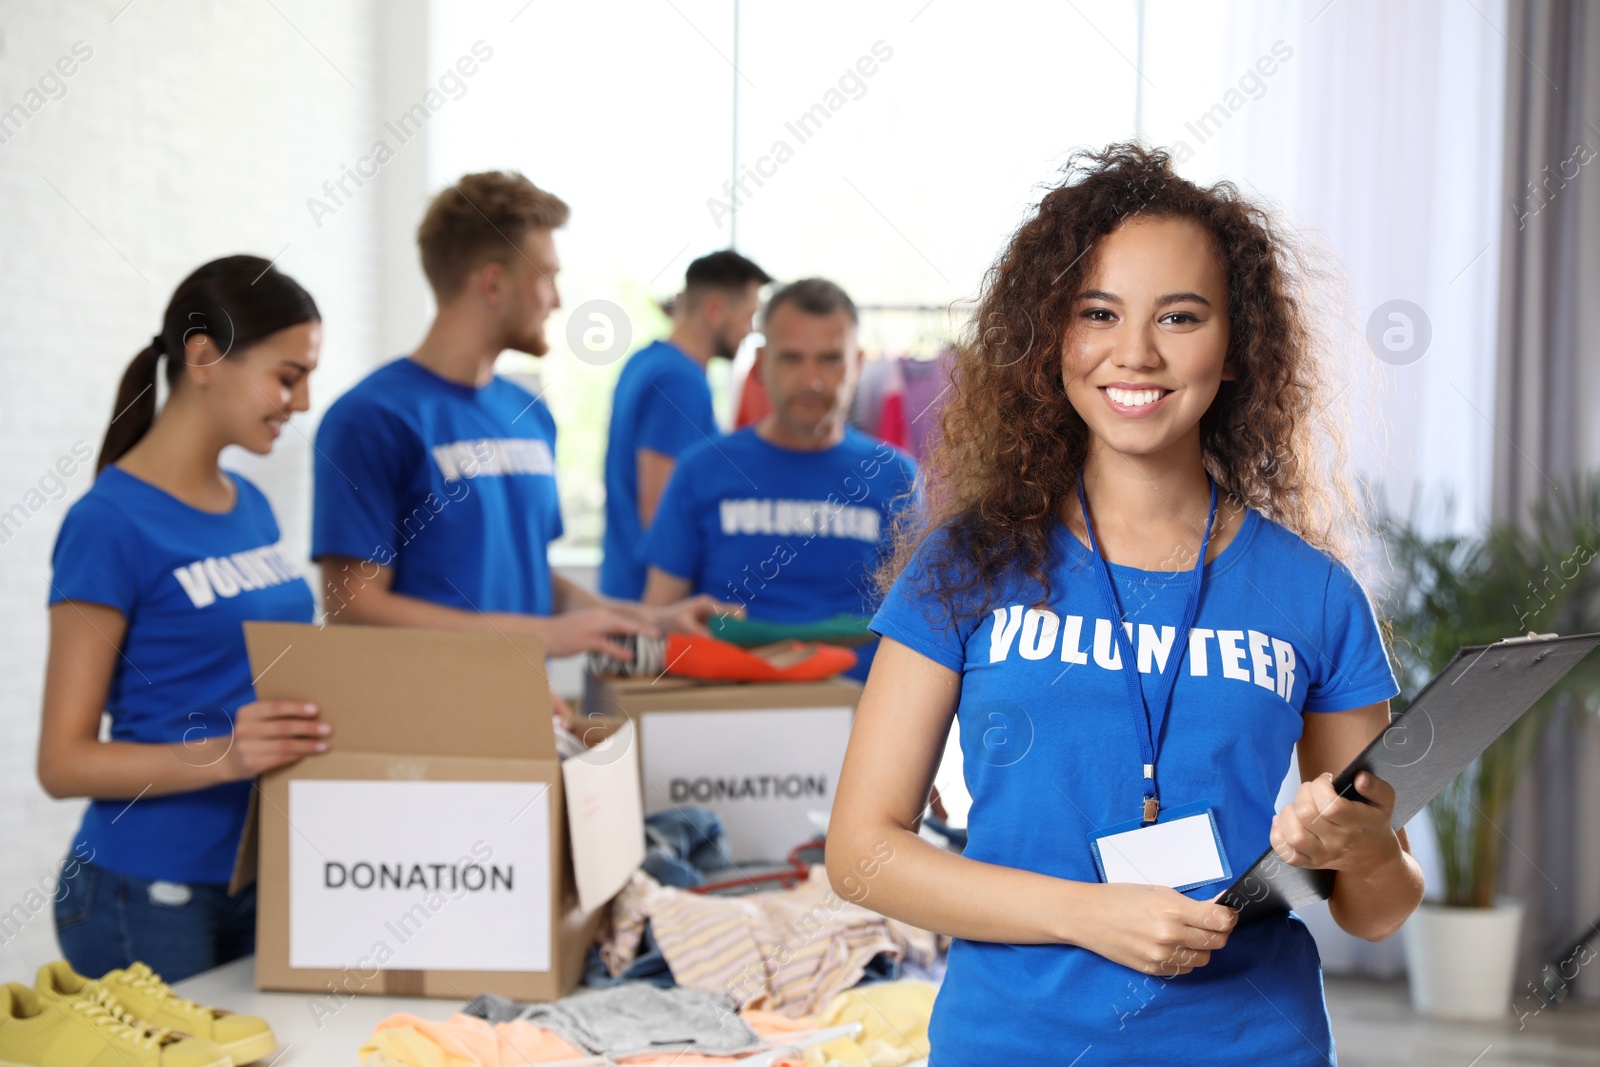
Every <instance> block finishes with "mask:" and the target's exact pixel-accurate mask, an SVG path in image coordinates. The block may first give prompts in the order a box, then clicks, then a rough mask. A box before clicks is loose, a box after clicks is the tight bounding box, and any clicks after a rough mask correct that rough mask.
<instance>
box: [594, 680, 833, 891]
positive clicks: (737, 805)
mask: <svg viewBox="0 0 1600 1067" xmlns="http://www.w3.org/2000/svg"><path fill="white" fill-rule="evenodd" d="M860 699H861V686H860V685H859V684H858V683H856V682H854V681H851V680H849V679H844V678H838V679H829V680H827V681H822V682H744V683H730V684H712V683H700V682H692V681H688V680H686V679H679V678H662V679H659V680H656V681H652V680H651V679H649V678H609V677H602V676H599V675H595V674H590V675H588V676H587V677H586V679H585V682H584V701H583V702H584V713H585V714H586V715H588V716H592V717H596V718H599V719H603V720H606V721H609V722H623V723H624V724H625V725H632V726H633V728H634V729H635V730H636V732H637V738H638V746H639V766H640V775H641V778H642V781H643V788H642V792H643V800H644V810H645V812H646V813H647V814H654V813H655V812H658V811H671V810H673V809H674V808H682V807H690V806H694V807H701V808H709V809H711V810H712V811H714V812H716V813H717V814H718V815H720V816H721V817H722V822H723V826H724V827H725V828H726V829H727V833H728V859H729V861H730V862H732V863H735V864H737V863H746V862H762V861H779V860H782V859H783V858H784V857H785V856H786V855H787V854H788V852H789V850H790V849H792V848H794V847H795V846H796V845H799V844H802V843H804V842H806V841H810V840H812V839H814V838H815V837H817V835H818V832H819V827H818V826H817V825H816V823H815V822H814V821H813V820H812V818H811V813H813V812H818V813H822V814H826V813H827V812H829V811H830V810H831V809H832V807H833V793H834V789H835V788H836V787H837V784H838V780H839V769H840V767H842V766H843V764H844V752H845V748H846V746H847V745H848V744H849V741H850V725H851V722H852V721H853V719H854V717H855V708H856V703H857V701H859V700H860Z"/></svg>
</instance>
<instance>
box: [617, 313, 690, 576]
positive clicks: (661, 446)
mask: <svg viewBox="0 0 1600 1067" xmlns="http://www.w3.org/2000/svg"><path fill="white" fill-rule="evenodd" d="M716 436H717V417H716V414H715V412H713V410H712V408H711V386H710V385H709V384H708V383H707V382H706V372H705V370H704V369H702V368H701V366H700V365H699V364H698V363H696V362H695V361H694V360H692V359H690V358H689V357H688V356H687V355H685V354H684V352H683V350H682V349H680V348H679V347H678V346H677V345H674V344H672V343H671V342H669V341H656V342H654V343H652V344H650V345H648V346H647V347H645V348H641V349H640V350H639V351H637V352H635V353H634V354H633V355H632V356H630V357H629V359H628V362H627V363H626V364H625V365H624V366H623V368H622V374H621V376H620V377H618V378H617V391H616V393H615V394H613V396H612V399H611V429H610V430H609V432H608V435H607V438H606V533H605V544H604V556H603V558H602V560H601V562H600V592H601V593H603V594H604V595H606V596H609V597H617V598H619V599H621V600H638V599H639V598H640V597H641V596H643V595H644V580H645V575H646V573H647V571H648V567H647V565H646V564H645V560H644V544H643V542H644V532H645V531H644V524H643V523H642V522H641V521H640V519H639V463H638V457H637V453H638V450H639V449H641V448H648V449H650V451H652V452H659V453H661V454H662V455H664V456H670V457H672V458H673V459H679V458H681V457H682V455H683V453H684V451H685V450H686V449H688V448H691V447H692V446H694V445H698V444H700V443H702V442H704V441H709V440H713V439H714V438H716Z"/></svg>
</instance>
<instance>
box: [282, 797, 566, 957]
mask: <svg viewBox="0 0 1600 1067" xmlns="http://www.w3.org/2000/svg"><path fill="white" fill-rule="evenodd" d="M288 816H289V965H290V966H291V967H331V968H340V969H343V968H358V969H359V970H360V972H361V973H363V974H364V973H367V972H369V971H372V970H375V969H381V970H430V969H431V970H471V971H548V970H549V969H550V951H551V950H550V786H549V785H548V784H547V783H544V782H351V781H310V780H298V781H292V782H290V783H289V812H288Z"/></svg>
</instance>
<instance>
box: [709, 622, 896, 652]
mask: <svg viewBox="0 0 1600 1067" xmlns="http://www.w3.org/2000/svg"><path fill="white" fill-rule="evenodd" d="M868 621H869V620H868V618H867V616H865V615H834V616H832V617H830V618H826V619H818V620H817V621H816V622H772V621H770V620H765V619H739V618H735V617H734V616H732V615H716V616H713V617H712V619H711V624H710V625H711V636H712V637H715V638H717V639H718V640H721V641H726V642H728V643H729V644H730V645H738V646H739V647H740V648H759V647H760V646H762V645H770V644H772V643H773V642H775V641H810V642H813V643H815V644H819V645H843V646H845V647H846V648H853V647H855V646H856V645H864V644H866V643H867V642H869V641H873V640H876V639H877V635H876V634H874V633H873V632H872V631H871V630H869V629H867V623H868Z"/></svg>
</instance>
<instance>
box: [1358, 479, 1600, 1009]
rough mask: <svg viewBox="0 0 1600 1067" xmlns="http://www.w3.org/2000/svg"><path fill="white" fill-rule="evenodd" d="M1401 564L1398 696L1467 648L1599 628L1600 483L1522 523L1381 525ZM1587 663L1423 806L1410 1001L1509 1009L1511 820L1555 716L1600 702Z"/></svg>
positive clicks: (1516, 906) (1599, 675)
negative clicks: (1425, 832)
mask: <svg viewBox="0 0 1600 1067" xmlns="http://www.w3.org/2000/svg"><path fill="white" fill-rule="evenodd" d="M1381 531H1382V535H1383V542H1384V544H1385V546H1386V547H1387V550H1388V556H1389V562H1390V564H1391V565H1392V567H1393V571H1394V572H1393V576H1392V580H1391V581H1390V583H1389V589H1390V590H1391V592H1390V595H1389V596H1387V597H1386V598H1385V600H1384V605H1383V609H1384V610H1383V612H1382V613H1383V615H1384V616H1385V620H1386V623H1387V625H1388V627H1389V630H1390V636H1391V642H1390V649H1391V655H1392V656H1393V658H1394V666H1395V675H1396V677H1397V678H1398V679H1399V680H1400V686H1401V696H1400V698H1399V699H1398V700H1397V701H1396V711H1398V710H1400V709H1401V708H1403V707H1404V702H1405V701H1408V700H1409V699H1410V698H1412V697H1414V696H1415V695H1416V694H1417V693H1418V692H1419V691H1420V690H1421V689H1422V687H1423V686H1424V685H1425V684H1427V681H1428V679H1429V678H1431V677H1433V675H1434V674H1436V673H1437V672H1438V671H1439V670H1440V669H1442V668H1443V667H1444V665H1445V664H1446V663H1448V662H1449V660H1450V658H1451V657H1452V656H1453V655H1454V654H1455V653H1456V650H1457V649H1459V648H1461V647H1462V646H1463V645H1479V644H1491V643H1493V642H1495V641H1499V640H1502V639H1504V638H1507V637H1519V636H1523V635H1525V634H1528V633H1530V632H1532V633H1560V634H1578V633H1587V632H1591V631H1594V630H1597V629H1600V566H1591V564H1592V563H1593V561H1594V560H1595V557H1596V556H1600V479H1596V478H1593V477H1591V478H1585V479H1580V480H1578V481H1577V482H1575V483H1574V485H1573V486H1572V487H1570V488H1569V489H1566V490H1554V491H1551V492H1550V493H1548V494H1546V496H1545V497H1544V498H1543V499H1541V500H1540V501H1538V502H1537V503H1536V504H1535V505H1534V506H1533V507H1532V508H1530V509H1529V512H1528V515H1527V518H1526V521H1525V522H1523V523H1520V524H1493V525H1491V526H1490V527H1489V528H1488V529H1487V530H1485V531H1484V532H1482V533H1481V534H1478V535H1456V534H1444V535H1429V534H1425V533H1424V532H1422V531H1421V530H1420V529H1419V528H1418V526H1417V525H1416V523H1415V522H1413V521H1410V520H1401V519H1398V518H1395V517H1393V516H1388V517H1385V518H1384V519H1383V520H1382V522H1381ZM1597 662H1600V657H1591V659H1590V660H1588V661H1586V662H1585V663H1584V664H1583V665H1582V666H1580V667H1579V668H1578V669H1577V670H1575V671H1574V672H1573V673H1572V674H1570V675H1568V676H1567V678H1566V679H1565V680H1564V681H1563V682H1562V683H1561V684H1560V685H1558V686H1556V687H1555V688H1554V689H1552V690H1551V691H1550V692H1549V693H1548V694H1546V695H1545V697H1544V698H1543V699H1542V700H1540V702H1539V703H1538V704H1536V705H1535V706H1534V708H1533V709H1532V710H1531V711H1529V712H1528V713H1527V714H1526V715H1524V716H1523V717H1522V718H1521V719H1519V720H1518V721H1517V722H1516V723H1515V724H1514V725H1513V726H1512V727H1511V728H1510V729H1509V730H1507V731H1506V733H1505V734H1503V735H1502V736H1501V737H1500V738H1499V740H1497V741H1495V743H1494V744H1492V745H1490V746H1489V748H1488V749H1487V750H1486V751H1485V752H1484V753H1483V755H1482V756H1480V757H1479V758H1478V759H1477V761H1476V762H1474V763H1473V765H1472V766H1470V767H1468V768H1467V769H1466V770H1465V771H1463V772H1462V773H1461V774H1460V775H1458V776H1457V777H1456V778H1455V780H1454V781H1452V782H1451V783H1450V785H1449V786H1448V787H1446V789H1445V790H1444V791H1443V792H1442V793H1440V795H1439V796H1438V797H1436V798H1435V799H1434V800H1433V801H1432V802H1431V803H1430V804H1429V805H1428V814H1429V816H1430V817H1431V819H1432V822H1433V829H1434V833H1435V836H1436V837H1437V840H1438V846H1439V856H1440V860H1441V865H1442V867H1443V872H1444V877H1443V884H1442V885H1439V886H1430V887H1429V899H1428V900H1427V901H1425V902H1424V903H1423V905H1422V907H1421V908H1419V909H1418V910H1417V913H1416V914H1415V915H1413V916H1412V918H1411V919H1410V920H1408V921H1407V923H1406V926H1405V935H1404V936H1405V938H1406V960H1407V969H1408V971H1409V973H1410V982H1411V994H1412V1002H1413V1004H1414V1006H1415V1007H1416V1008H1417V1010H1418V1011H1420V1012H1423V1013H1426V1014H1429V1015H1437V1016H1443V1017H1449V1018H1492V1017H1495V1016H1498V1015H1501V1014H1503V1013H1504V1012H1506V1011H1507V1010H1508V1009H1509V1006H1510V1003H1511V985H1512V979H1513V968H1514V966H1515V963H1516V954H1517V943H1518V936H1519V932H1520V928H1521V920H1522V905H1521V903H1520V902H1517V901H1512V900H1505V899H1502V898H1500V897H1499V896H1498V888H1499V882H1500V868H1501V859H1502V856H1503V853H1504V850H1505V849H1506V847H1507V839H1506V837H1505V834H1504V833H1503V827H1504V826H1505V825H1506V821H1507V818H1508V815H1509V812H1510V808H1511V802H1512V799H1513V798H1514V796H1515V795H1516V791H1517V786H1518V784H1519V783H1520V782H1521V781H1522V780H1523V778H1524V776H1525V775H1526V774H1527V771H1528V769H1529V767H1531V766H1532V764H1533V761H1534V757H1535V755H1536V753H1537V752H1538V749H1539V742H1540V739H1541V737H1542V736H1543V734H1544V731H1545V728H1546V726H1547V725H1548V724H1549V723H1550V721H1551V720H1552V718H1553V717H1554V716H1555V715H1557V714H1560V713H1562V712H1563V710H1564V709H1587V708H1591V707H1593V706H1594V704H1595V702H1596V698H1597V696H1600V671H1597V669H1596V664H1597Z"/></svg>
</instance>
